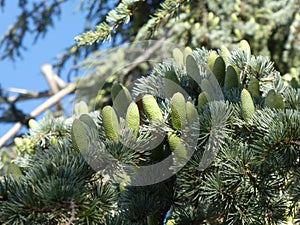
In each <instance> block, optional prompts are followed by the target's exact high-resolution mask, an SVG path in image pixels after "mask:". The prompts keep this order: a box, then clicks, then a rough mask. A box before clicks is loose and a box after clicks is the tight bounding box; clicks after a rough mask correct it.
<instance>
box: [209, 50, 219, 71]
mask: <svg viewBox="0 0 300 225" xmlns="http://www.w3.org/2000/svg"><path fill="white" fill-rule="evenodd" d="M218 56H219V55H218V54H217V53H216V52H215V51H211V52H210V53H209V55H208V57H207V66H208V68H209V69H210V70H211V71H213V68H214V64H215V61H216V59H217V58H218Z"/></svg>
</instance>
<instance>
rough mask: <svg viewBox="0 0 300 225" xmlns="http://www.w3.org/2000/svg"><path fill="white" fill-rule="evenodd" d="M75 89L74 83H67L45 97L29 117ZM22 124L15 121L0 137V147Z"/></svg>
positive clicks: (35, 115) (34, 115)
mask: <svg viewBox="0 0 300 225" xmlns="http://www.w3.org/2000/svg"><path fill="white" fill-rule="evenodd" d="M74 90H75V84H72V83H71V84H69V85H68V86H66V87H65V88H64V89H62V90H61V91H59V92H57V93H56V94H55V95H53V96H52V97H50V98H49V99H47V100H46V101H45V102H43V103H42V104H41V105H39V106H38V107H37V108H35V109H34V110H33V111H32V112H31V113H30V114H29V116H30V117H37V116H38V115H39V114H41V113H42V112H44V111H45V110H47V109H48V108H50V107H51V106H53V105H54V104H56V103H57V102H59V101H60V100H61V99H62V98H64V97H65V96H67V95H69V94H71V93H72V92H74ZM22 126H23V124H22V123H21V122H18V123H16V124H15V125H14V126H13V127H12V128H11V129H10V130H9V131H8V132H7V133H6V134H5V135H4V136H3V137H2V138H1V139H0V148H1V147H2V146H3V145H4V144H5V143H6V142H7V141H8V140H9V139H11V138H12V137H14V136H15V135H16V134H17V133H18V132H19V130H20V129H21V128H22Z"/></svg>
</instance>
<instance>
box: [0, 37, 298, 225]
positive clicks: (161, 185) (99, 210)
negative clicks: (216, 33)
mask: <svg viewBox="0 0 300 225" xmlns="http://www.w3.org/2000/svg"><path fill="white" fill-rule="evenodd" d="M242 43H243V44H245V42H242ZM220 52H221V51H220ZM248 52H249V51H248ZM229 53H230V54H229V55H228V58H227V59H226V60H225V59H224V61H225V64H226V62H229V63H230V65H232V68H233V69H234V70H235V71H239V76H240V79H238V80H239V82H240V83H239V84H238V85H236V80H235V79H234V80H233V81H232V82H234V83H235V85H233V86H232V87H233V88H231V89H229V90H228V88H227V87H228V84H226V82H230V81H231V80H230V79H227V81H226V79H225V82H224V86H219V87H217V86H218V85H219V82H218V81H217V78H216V77H215V74H214V73H212V71H211V70H210V69H209V66H208V63H210V62H209V60H208V57H211V56H209V55H210V54H209V51H207V50H206V49H204V48H201V49H195V50H193V51H192V52H190V51H189V52H188V53H187V54H186V60H185V61H184V60H181V59H179V60H178V58H177V60H167V61H165V62H162V63H159V64H157V65H156V66H155V67H154V68H153V70H152V72H151V74H149V75H148V76H145V77H141V78H139V79H138V80H137V82H136V83H135V84H134V87H133V88H132V91H131V93H130V94H131V96H132V98H133V100H134V101H137V103H136V104H135V103H131V104H130V106H129V107H128V108H127V109H128V112H127V113H126V114H125V115H123V116H122V115H119V114H115V113H113V115H114V116H113V117H114V118H112V112H114V111H112V110H113V108H112V106H105V107H104V108H103V110H102V111H101V112H100V113H99V112H96V111H95V112H90V113H88V114H83V115H80V116H79V115H77V117H78V118H75V119H68V120H64V119H53V118H51V117H50V118H49V117H48V118H46V119H45V120H44V121H40V122H38V123H37V124H36V125H35V126H34V127H33V128H32V130H31V133H30V135H27V136H24V137H23V138H20V139H17V142H18V141H23V140H24V139H25V140H26V138H27V139H29V140H30V143H33V144H32V145H31V148H32V149H33V151H29V152H26V154H24V152H20V153H22V154H20V155H19V156H18V157H17V158H16V160H15V162H14V164H11V165H14V166H17V167H14V166H11V169H10V170H8V171H7V173H10V171H12V168H19V169H20V170H21V172H22V173H19V172H18V173H17V175H7V176H4V177H2V180H1V182H0V196H1V202H0V209H1V213H0V221H1V222H2V223H4V222H5V223H9V224H28V221H30V222H31V223H34V224H57V223H70V224H87V223H88V224H106V225H108V224H122V225H123V224H136V225H141V224H145V225H149V224H153V223H155V224H163V221H164V219H165V217H166V214H167V212H169V213H170V216H169V218H168V221H169V222H168V223H169V224H170V223H172V224H210V225H215V224H285V223H287V222H288V221H289V222H292V223H294V224H297V223H298V222H299V201H300V195H299V193H300V191H299V178H300V174H299V155H300V151H299V150H300V113H299V110H300V91H299V89H295V88H293V87H291V86H289V87H287V86H284V85H283V81H282V79H281V76H280V74H279V72H277V71H276V69H275V68H274V65H273V63H271V61H270V60H269V59H268V58H266V57H261V56H255V55H251V56H250V55H249V54H248V53H247V51H244V50H243V49H242V48H241V47H237V48H236V49H234V50H232V51H230V52H229ZM246 53H247V54H246ZM216 54H218V53H216ZM174 55H175V54H174ZM178 55H180V54H178V51H177V56H178ZM181 55H182V56H181V57H183V58H182V59H184V54H183V53H182V54H181ZM217 57H224V55H223V56H220V55H219V54H218V56H217ZM217 57H215V58H217ZM178 62H183V64H180V66H181V67H182V68H181V69H179V68H178V64H177V63H178ZM191 62H192V63H191ZM187 67H191V68H187ZM196 67H198V69H196ZM222 68H223V70H224V71H222V72H224V74H225V70H226V68H225V67H222ZM191 73H195V74H191ZM170 74H172V76H173V79H174V80H176V81H178V83H177V84H178V85H179V86H180V87H181V88H182V90H184V91H185V92H186V93H188V95H189V96H188V101H186V98H185V96H184V95H183V94H179V93H177V94H175V93H173V94H172V95H166V94H164V93H160V91H161V90H164V85H166V79H165V78H166V77H167V76H170ZM174 76H176V77H174ZM196 76H198V77H196ZM193 77H196V79H197V80H199V81H202V82H200V83H199V84H198V83H197V82H196V81H194V82H191V79H192V78H193ZM253 77H255V79H257V80H258V85H259V92H257V93H256V96H255V98H253V97H252V96H251V94H250V93H251V92H250V91H248V88H249V87H250V84H249V82H250V81H251V79H252V78H253ZM175 78H176V79H175ZM158 81H161V82H158ZM187 81H188V82H187ZM203 81H204V85H203ZM205 83H206V84H205ZM208 85H209V86H210V88H211V90H210V92H208V93H207V91H206V90H204V89H206V88H207V87H208ZM215 85H217V86H215ZM214 91H216V93H221V94H222V96H223V98H221V97H220V96H219V97H218V98H215V97H216V93H215V92H214ZM218 91H219V92H218ZM159 93H160V95H159ZM186 93H184V94H186ZM270 93H271V94H272V93H273V94H274V93H275V94H276V93H278V94H279V93H280V95H273V94H272V96H271V97H272V99H271V100H272V101H271V100H268V99H269V98H270V97H268V96H270ZM137 96H139V98H136V97H137ZM154 96H156V98H155V97H154ZM274 96H275V97H276V96H280V97H281V99H282V101H283V102H284V105H283V106H282V105H280V107H277V106H276V107H270V103H272V104H273V103H274V101H273V98H274ZM182 99H183V104H182ZM252 99H253V100H252ZM249 101H251V103H250V106H249ZM179 103H180V104H179ZM179 106H180V107H179ZM249 107H250V109H249ZM283 107H284V108H283ZM132 110H134V111H133V112H132ZM249 110H250V111H251V112H250V114H249V112H248V111H249ZM245 111H247V112H245ZM175 112H176V113H177V114H178V116H176V115H177V114H176V113H175ZM182 112H184V116H180V115H181V114H182ZM174 113H175V114H176V115H175V114H174ZM136 115H139V117H136ZM182 115H183V114H182ZM129 117H130V118H129ZM183 117H184V118H185V119H184V120H183V119H182V118H183ZM174 119H175V120H178V121H179V120H180V125H182V123H184V126H183V125H182V126H180V127H178V126H177V125H178V124H179V123H175V126H174ZM112 120H114V121H117V122H118V126H114V125H113V121H112ZM130 121H131V122H132V123H131V122H130ZM191 121H193V122H191ZM129 122H130V123H129ZM50 124H51V127H49V126H50ZM71 124H73V125H72V126H71ZM50 128H51V129H50ZM108 128H109V129H108ZM115 128H117V129H115ZM112 129H113V130H112ZM54 130H55V131H56V132H54V133H52V132H53V131H54ZM57 130H64V133H63V134H64V135H61V136H60V135H59V133H58V132H57ZM46 131H47V133H46V135H45V134H44V135H43V136H41V134H43V133H44V132H46ZM137 131H138V132H137ZM112 133H113V134H115V133H117V139H116V138H115V136H114V135H111V134H112ZM51 137H52V138H54V137H55V138H56V139H57V140H58V141H57V143H54V144H53V143H52V144H51V142H49V140H51ZM59 137H60V139H59ZM157 137H161V140H160V142H159V143H158V145H154V144H153V143H154V142H155V141H154V140H156V139H155V138H157ZM47 141H48V142H47ZM195 142H196V143H195ZM81 146H83V147H81ZM108 153H109V154H108ZM108 155H111V156H112V157H111V158H113V159H109V158H105V157H108ZM25 156H26V157H25ZM168 157H171V158H170V159H171V161H170V162H169V163H170V164H169V165H168V167H167V169H168V170H170V172H172V173H171V176H170V177H165V178H164V179H163V180H162V181H158V182H153V183H150V184H148V185H145V186H135V185H133V184H135V182H138V181H139V182H144V181H149V180H150V181H151V179H153V178H154V180H155V178H157V177H160V176H162V173H160V172H159V171H156V170H155V169H153V171H152V173H151V175H150V174H148V176H145V174H141V177H139V173H141V171H139V168H143V167H144V166H151V165H152V166H155V165H156V163H158V162H162V161H163V160H166V159H167V158H168ZM124 163H126V165H128V166H132V167H131V168H133V169H129V167H128V166H127V167H124ZM178 168H180V170H178ZM168 170H167V171H168ZM136 171H138V172H136ZM167 171H164V172H167ZM151 176H154V177H153V178H152V177H151ZM116 178H118V179H116ZM141 179H142V180H141Z"/></svg>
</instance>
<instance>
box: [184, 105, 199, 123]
mask: <svg viewBox="0 0 300 225" xmlns="http://www.w3.org/2000/svg"><path fill="white" fill-rule="evenodd" d="M185 108H186V118H187V122H188V125H189V126H191V125H192V124H193V123H195V122H197V121H198V120H199V114H198V111H197V109H196V107H195V106H194V104H193V103H191V102H187V103H186V105H185Z"/></svg>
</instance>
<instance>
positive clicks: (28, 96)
mask: <svg viewBox="0 0 300 225" xmlns="http://www.w3.org/2000/svg"><path fill="white" fill-rule="evenodd" d="M13 89H14V88H10V89H9V90H13ZM21 90H23V89H21ZM24 91H25V90H24ZM19 93H20V95H18V96H10V97H7V98H0V104H4V103H8V104H9V103H14V102H20V101H26V100H31V99H37V98H44V97H49V96H51V93H50V92H49V91H43V92H35V91H28V90H26V93H24V92H23V93H21V92H19Z"/></svg>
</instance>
